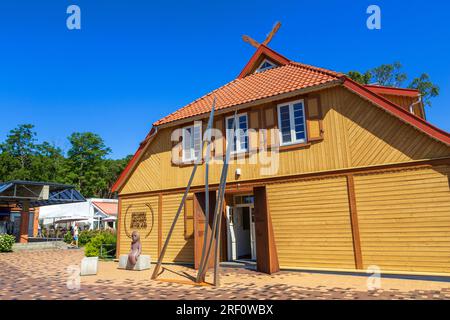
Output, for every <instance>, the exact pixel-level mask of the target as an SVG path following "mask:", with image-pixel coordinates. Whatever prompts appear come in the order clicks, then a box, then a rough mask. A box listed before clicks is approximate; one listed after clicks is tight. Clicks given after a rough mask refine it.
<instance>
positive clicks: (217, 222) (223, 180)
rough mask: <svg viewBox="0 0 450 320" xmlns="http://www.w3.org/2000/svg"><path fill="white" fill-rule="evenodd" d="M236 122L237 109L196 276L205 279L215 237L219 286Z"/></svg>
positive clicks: (215, 278)
mask: <svg viewBox="0 0 450 320" xmlns="http://www.w3.org/2000/svg"><path fill="white" fill-rule="evenodd" d="M236 124H237V111H236V112H235V114H234V121H233V126H232V128H231V131H230V135H229V136H228V137H227V138H228V139H227V140H228V141H229V142H228V145H227V152H226V156H225V163H224V166H223V168H222V175H221V177H220V184H219V190H218V195H217V201H216V208H215V211H214V222H213V226H212V234H211V238H210V241H209V245H208V246H207V247H204V248H203V254H204V255H205V259H203V260H202V262H203V263H202V264H201V265H200V268H199V272H198V276H197V282H198V283H202V282H204V281H205V277H206V272H207V271H208V265H209V258H210V256H211V251H212V247H213V245H214V239H216V246H215V260H214V261H215V262H214V285H215V286H219V272H218V271H219V260H220V256H219V249H220V228H221V225H222V224H221V221H222V212H223V203H224V199H225V191H226V186H227V176H228V167H229V163H230V156H231V147H232V145H233V143H230V142H231V141H234V138H235V128H236Z"/></svg>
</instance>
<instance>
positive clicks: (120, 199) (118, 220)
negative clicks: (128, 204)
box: [116, 196, 122, 259]
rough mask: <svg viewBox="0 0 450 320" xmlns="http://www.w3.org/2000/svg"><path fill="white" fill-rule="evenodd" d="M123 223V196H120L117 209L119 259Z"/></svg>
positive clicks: (117, 250)
mask: <svg viewBox="0 0 450 320" xmlns="http://www.w3.org/2000/svg"><path fill="white" fill-rule="evenodd" d="M121 224H122V198H121V197H120V196H119V210H118V211H117V222H116V228H117V244H116V258H117V259H118V258H119V257H120V234H121V232H120V231H121V229H122V228H121V227H120V225H121Z"/></svg>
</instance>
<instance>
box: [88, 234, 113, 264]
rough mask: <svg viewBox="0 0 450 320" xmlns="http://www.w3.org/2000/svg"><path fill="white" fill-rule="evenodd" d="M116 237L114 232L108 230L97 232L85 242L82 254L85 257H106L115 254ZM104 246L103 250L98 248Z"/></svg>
mask: <svg viewBox="0 0 450 320" xmlns="http://www.w3.org/2000/svg"><path fill="white" fill-rule="evenodd" d="M116 244H117V237H116V235H115V234H114V233H112V232H108V231H102V232H97V235H96V236H95V237H93V238H92V239H91V241H90V242H89V243H87V244H86V247H85V248H84V254H85V255H86V257H100V258H107V257H108V256H113V255H115V251H116ZM102 245H103V246H104V252H102V253H101V252H100V251H101V250H100V248H101V247H102Z"/></svg>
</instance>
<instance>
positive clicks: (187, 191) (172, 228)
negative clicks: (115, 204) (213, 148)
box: [152, 98, 216, 280]
mask: <svg viewBox="0 0 450 320" xmlns="http://www.w3.org/2000/svg"><path fill="white" fill-rule="evenodd" d="M215 108H216V99H215V98H214V102H213V106H212V110H211V115H210V116H209V122H208V127H207V129H206V130H207V132H208V131H209V132H210V131H211V128H212V124H213V120H214V111H215ZM206 143H207V141H206V140H204V141H203V143H202V148H201V152H202V153H201V154H200V159H196V161H195V165H194V169H193V170H192V174H191V178H190V179H189V183H188V185H187V187H186V191H185V192H184V196H183V199H182V200H181V203H180V206H179V208H178V211H177V214H176V215H175V218H174V220H173V223H172V227H171V228H170V231H169V233H168V234H167V238H166V241H165V243H164V247H163V249H162V251H161V254H160V256H159V259H158V263H157V265H156V267H155V270H154V271H153V275H152V280H155V279H157V278H158V274H159V270H160V269H161V265H162V262H163V260H164V256H165V255H166V251H167V248H168V247H169V242H170V239H171V238H172V234H173V232H174V230H175V226H176V224H177V221H178V219H179V217H180V214H181V211H182V210H183V208H184V206H185V203H186V199H187V197H188V194H189V191H190V190H191V186H192V182H193V181H194V177H195V173H196V172H197V168H198V165H199V164H200V163H201V156H202V155H203V149H204V148H205V144H206Z"/></svg>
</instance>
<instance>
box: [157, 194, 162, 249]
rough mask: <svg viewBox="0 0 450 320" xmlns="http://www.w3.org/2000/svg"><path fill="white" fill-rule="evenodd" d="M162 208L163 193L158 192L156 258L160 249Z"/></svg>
mask: <svg viewBox="0 0 450 320" xmlns="http://www.w3.org/2000/svg"><path fill="white" fill-rule="evenodd" d="M162 209H163V194H162V193H160V194H159V199H158V258H159V256H160V255H161V251H162V237H163V235H162V224H163V219H162V212H163V211H162Z"/></svg>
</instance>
